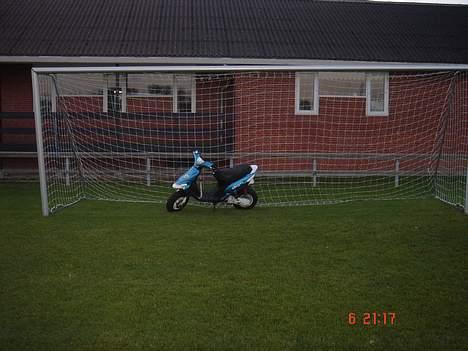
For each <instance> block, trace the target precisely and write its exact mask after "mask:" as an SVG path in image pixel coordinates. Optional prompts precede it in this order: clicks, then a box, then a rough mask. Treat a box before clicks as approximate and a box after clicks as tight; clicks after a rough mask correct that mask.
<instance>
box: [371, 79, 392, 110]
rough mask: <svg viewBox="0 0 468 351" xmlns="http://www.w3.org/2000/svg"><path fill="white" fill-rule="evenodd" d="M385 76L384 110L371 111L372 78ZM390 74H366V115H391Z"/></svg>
mask: <svg viewBox="0 0 468 351" xmlns="http://www.w3.org/2000/svg"><path fill="white" fill-rule="evenodd" d="M382 75H383V76H384V110H383V111H371V78H372V77H373V76H382ZM389 89H390V88H389V74H388V72H373V73H367V74H366V115H367V116H371V117H373V116H376V117H387V116H388V115H389V112H388V105H389V95H390V94H389Z"/></svg>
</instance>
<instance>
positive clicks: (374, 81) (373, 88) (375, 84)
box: [369, 74, 385, 112]
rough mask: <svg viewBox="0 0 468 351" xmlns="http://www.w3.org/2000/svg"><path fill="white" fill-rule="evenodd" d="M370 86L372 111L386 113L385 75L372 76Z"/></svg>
mask: <svg viewBox="0 0 468 351" xmlns="http://www.w3.org/2000/svg"><path fill="white" fill-rule="evenodd" d="M369 84H370V111H371V112H384V111H385V74H372V75H370V77H369Z"/></svg>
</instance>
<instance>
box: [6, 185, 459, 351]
mask: <svg viewBox="0 0 468 351" xmlns="http://www.w3.org/2000/svg"><path fill="white" fill-rule="evenodd" d="M0 220H1V224H0V232H1V234H0V302H1V303H0V349H1V350H149V349H155V350H412V349H414V350H466V348H467V346H468V332H467V331H468V323H467V320H468V316H467V314H466V312H467V311H468V303H467V298H468V294H467V290H468V278H467V273H468V264H467V263H468V259H467V254H468V217H467V216H464V215H463V214H462V213H461V212H460V211H459V210H457V209H455V208H452V207H450V206H447V205H445V204H443V203H441V202H439V201H436V200H412V201H373V202H353V203H346V204H341V205H331V206H317V207H290V208H265V207H260V208H256V209H254V210H252V211H238V210H234V209H223V208H220V209H216V210H212V209H209V208H195V207H189V208H186V209H185V210H184V211H183V212H182V213H176V214H169V213H167V212H166V211H165V209H164V206H163V205H159V204H130V203H109V202H93V201H85V202H82V203H80V204H78V205H77V206H75V207H73V208H70V209H67V210H64V211H62V212H59V213H58V214H56V215H54V216H51V217H49V218H43V217H41V215H40V201H39V194H38V185H37V184H0ZM374 311H375V312H379V313H382V312H394V313H395V314H396V320H395V324H394V325H385V326H383V325H377V326H373V325H363V323H362V318H358V322H357V323H356V325H352V326H351V325H349V324H348V314H349V313H350V312H354V313H356V315H357V316H358V317H362V315H363V313H365V312H374Z"/></svg>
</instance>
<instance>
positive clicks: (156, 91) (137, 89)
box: [127, 73, 174, 97]
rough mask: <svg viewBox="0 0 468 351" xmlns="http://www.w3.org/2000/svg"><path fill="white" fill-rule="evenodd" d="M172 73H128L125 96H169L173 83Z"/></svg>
mask: <svg viewBox="0 0 468 351" xmlns="http://www.w3.org/2000/svg"><path fill="white" fill-rule="evenodd" d="M173 80H174V77H173V75H172V74H157V73H144V74H142V73H138V74H133V73H132V74H129V75H128V80H127V96H170V97H172V87H173V85H174V81H173Z"/></svg>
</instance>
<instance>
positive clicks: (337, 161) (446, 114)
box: [32, 63, 468, 216]
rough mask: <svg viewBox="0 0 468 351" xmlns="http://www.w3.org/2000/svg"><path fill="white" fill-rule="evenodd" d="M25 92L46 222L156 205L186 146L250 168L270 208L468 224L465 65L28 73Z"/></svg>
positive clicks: (180, 166)
mask: <svg viewBox="0 0 468 351" xmlns="http://www.w3.org/2000/svg"><path fill="white" fill-rule="evenodd" d="M32 83H33V103H34V104H33V105H34V112H35V125H36V140H37V153H38V167H39V175H40V187H41V198H42V212H43V215H44V216H47V215H49V214H51V213H54V212H56V211H57V210H59V209H61V208H64V207H67V206H70V205H72V204H75V203H77V202H79V201H80V200H83V199H94V200H110V201H131V202H156V203H157V202H164V201H165V200H166V198H167V197H168V196H169V195H170V193H171V187H170V184H171V183H172V182H173V181H174V180H175V179H176V178H177V176H178V175H180V174H181V173H182V172H183V170H184V169H185V168H187V167H189V166H190V163H191V159H190V157H191V156H190V155H191V151H192V150H193V149H198V150H200V151H201V152H202V154H203V155H204V158H206V159H211V160H212V161H214V162H215V163H217V164H218V166H219V167H229V166H233V165H236V164H240V163H254V164H258V165H259V175H258V178H257V181H256V184H255V187H256V190H257V192H258V194H259V204H261V205H264V206H291V205H320V204H332V203H339V202H343V201H352V200H391V199H417V198H427V197H436V198H438V199H440V200H442V201H444V202H447V203H449V204H452V205H455V206H460V207H464V208H465V212H467V213H468V199H467V197H468V65H443V64H438V65H422V64H378V63H375V64H369V63H354V64H335V65H333V64H320V65H302V66H287V65H281V66H278V65H270V66H269V65H255V66H247V65H246V66H128V67H121V66H119V67H35V68H33V69H32ZM201 179H202V181H203V182H204V183H206V184H207V186H214V185H213V184H212V180H210V177H209V174H207V175H204V176H202V178H201Z"/></svg>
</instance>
